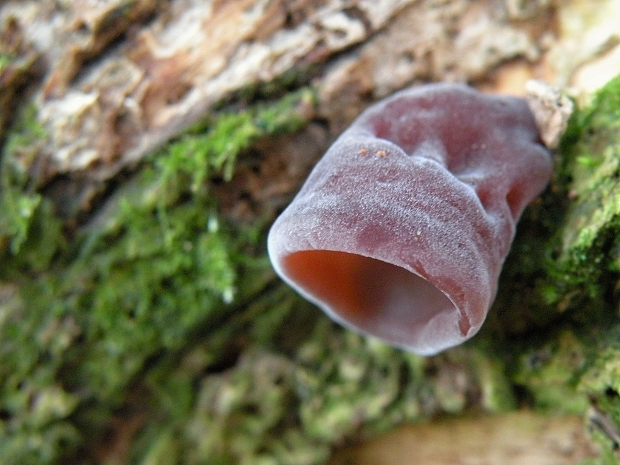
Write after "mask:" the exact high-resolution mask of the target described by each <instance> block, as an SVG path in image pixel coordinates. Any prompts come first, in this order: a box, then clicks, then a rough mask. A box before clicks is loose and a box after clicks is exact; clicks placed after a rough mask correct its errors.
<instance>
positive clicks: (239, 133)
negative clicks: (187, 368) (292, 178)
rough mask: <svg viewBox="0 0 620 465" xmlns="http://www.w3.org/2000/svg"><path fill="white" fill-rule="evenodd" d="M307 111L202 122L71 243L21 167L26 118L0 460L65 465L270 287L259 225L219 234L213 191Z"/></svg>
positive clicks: (274, 110)
mask: <svg viewBox="0 0 620 465" xmlns="http://www.w3.org/2000/svg"><path fill="white" fill-rule="evenodd" d="M311 101H312V94H311V93H310V92H309V91H305V90H303V91H300V92H297V93H291V94H290V95H288V96H287V97H285V98H283V99H281V100H280V101H278V102H275V103H271V104H262V105H257V106H254V107H252V108H249V109H246V110H244V111H237V112H236V113H234V114H233V113H229V114H227V113H224V114H221V115H216V116H213V117H210V118H209V119H208V120H206V121H205V122H203V123H201V125H200V126H199V127H198V126H197V127H196V128H192V130H190V131H188V132H187V133H186V134H184V135H183V136H181V137H180V138H179V139H177V140H176V141H173V142H172V143H171V144H169V145H168V147H166V148H165V149H163V150H161V151H159V152H158V153H156V154H153V156H151V157H150V159H149V160H148V161H147V162H145V163H144V165H143V166H142V168H141V169H140V171H139V172H138V173H137V175H136V176H135V178H134V179H133V180H132V181H130V182H129V183H127V185H126V186H124V187H122V188H121V189H120V190H119V191H118V192H117V193H116V194H115V196H114V198H112V199H111V200H110V201H109V202H108V204H107V205H106V206H105V207H104V208H103V209H102V210H101V212H100V213H99V214H98V216H97V217H96V219H95V221H94V222H93V223H92V224H91V226H90V227H89V228H88V229H86V230H84V231H82V232H80V233H79V234H78V235H77V236H76V237H74V238H72V239H71V240H68V239H67V238H65V237H64V236H63V234H62V228H61V227H62V224H61V222H60V221H59V220H58V219H57V218H56V217H55V215H54V213H53V209H52V207H51V203H50V201H49V200H47V199H46V198H45V197H44V196H43V195H42V194H41V193H39V192H37V191H36V190H35V189H34V187H33V186H32V181H31V180H30V179H29V177H28V174H27V172H26V170H25V169H24V168H22V167H23V166H27V165H28V163H27V161H28V156H29V153H30V152H29V151H30V150H31V151H32V152H33V153H35V152H36V150H35V149H36V144H37V140H38V138H39V137H42V136H43V135H44V134H42V133H41V132H40V128H39V126H38V125H37V123H36V113H35V112H34V111H32V110H29V111H28V112H27V113H25V116H24V118H23V120H22V123H21V124H20V125H19V126H17V127H16V128H15V129H14V131H13V133H12V135H11V136H10V139H9V143H8V145H7V147H6V150H5V152H4V155H3V159H2V162H3V170H2V173H1V176H2V183H3V184H2V185H3V189H2V194H1V195H2V199H1V200H2V203H1V206H2V209H3V210H2V213H3V214H2V216H1V218H2V220H1V221H2V222H0V239H1V242H0V245H2V249H0V250H1V252H2V258H3V261H2V264H1V265H0V279H2V280H3V282H4V283H5V284H3V286H4V287H3V289H6V294H7V297H6V298H4V297H3V299H2V301H0V303H1V304H2V307H1V310H2V312H1V314H0V315H1V317H0V375H1V376H2V377H3V380H4V382H3V384H2V385H1V387H0V462H2V463H5V464H7V465H11V464H17V463H41V464H45V463H50V464H51V463H60V462H59V461H61V460H63V457H65V458H66V457H68V456H70V455H72V453H73V451H77V450H78V447H88V441H89V440H93V441H97V440H98V439H100V437H101V435H102V434H103V432H104V428H105V425H106V421H107V419H109V418H110V417H111V415H112V414H113V412H114V411H115V409H117V408H119V407H120V406H121V405H122V404H123V403H124V402H126V397H127V395H128V392H129V391H128V390H129V389H130V387H131V386H134V385H135V384H134V383H135V381H136V380H137V379H139V377H140V374H141V373H142V372H144V370H147V369H148V366H149V363H154V361H155V360H157V359H158V358H161V357H162V354H175V353H177V352H178V351H180V350H181V349H182V348H183V347H185V345H186V344H188V342H189V341H191V340H193V339H194V338H196V337H197V334H198V333H200V331H205V330H206V328H209V327H211V326H214V327H215V326H217V325H220V324H221V323H222V321H224V320H223V318H226V315H229V314H231V313H234V311H235V309H236V308H238V307H237V305H240V304H241V303H242V302H243V301H244V300H247V299H248V296H247V295H243V293H240V292H239V291H240V290H241V291H244V290H246V289H254V290H256V289H257V288H260V287H261V286H264V285H265V282H266V279H267V278H268V277H271V276H272V275H271V271H268V274H266V270H267V267H268V264H267V263H266V262H265V261H264V260H261V259H260V257H259V253H260V251H262V249H263V244H262V243H258V242H257V238H258V234H256V231H255V228H261V227H262V223H261V222H259V223H258V224H257V225H256V226H254V227H250V228H248V230H247V231H235V230H233V229H232V228H230V227H229V226H227V225H226V224H225V223H223V222H222V221H221V220H220V218H219V216H218V210H217V204H216V202H215V201H214V199H213V198H212V197H211V195H210V193H209V189H208V186H209V183H208V180H209V179H210V178H211V177H213V176H221V177H223V178H224V179H230V177H231V176H232V173H233V169H234V164H235V159H236V156H237V154H238V153H239V152H240V151H241V150H243V149H244V148H246V147H248V146H249V145H250V144H251V143H252V142H253V141H254V140H256V139H257V138H258V137H262V136H265V135H267V134H274V133H278V132H285V131H291V130H293V129H295V128H298V127H299V126H300V125H302V124H303V123H304V120H303V117H302V116H301V115H300V113H299V111H298V106H299V105H300V104H302V105H303V104H306V105H307V104H308V103H311ZM252 270H256V271H257V273H256V274H254V275H253V276H252V284H251V285H248V284H247V281H250V279H249V278H246V274H247V273H252ZM261 276H263V277H262V278H261ZM200 328H205V329H203V330H201V329H200ZM16 354H19V356H16ZM219 356H221V354H220V355H219ZM215 357H216V358H217V357H218V356H215ZM164 359H165V360H168V359H167V358H166V357H164ZM211 361H212V362H213V360H211ZM192 398H193V397H192ZM175 402H181V399H178V400H175ZM79 431H89V437H83V436H82V435H81V433H79ZM153 453H155V452H153Z"/></svg>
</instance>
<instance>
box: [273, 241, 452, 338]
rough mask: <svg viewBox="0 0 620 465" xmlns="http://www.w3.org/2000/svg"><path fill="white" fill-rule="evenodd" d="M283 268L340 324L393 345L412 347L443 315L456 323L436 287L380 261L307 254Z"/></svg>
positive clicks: (327, 252)
mask: <svg viewBox="0 0 620 465" xmlns="http://www.w3.org/2000/svg"><path fill="white" fill-rule="evenodd" d="M283 268H284V270H285V272H286V274H287V275H288V277H289V278H291V279H292V280H293V281H294V282H295V284H296V285H297V286H298V287H300V288H301V289H302V290H303V291H305V292H306V293H307V294H309V295H310V296H312V297H313V298H314V299H315V300H317V301H318V302H320V303H321V304H323V306H324V307H327V308H328V309H329V310H331V312H332V313H334V314H336V315H337V316H338V317H339V318H340V319H341V320H344V321H345V322H347V323H349V324H350V325H352V326H354V327H356V328H358V329H360V330H361V331H363V332H365V333H367V334H371V335H374V336H377V337H379V338H382V339H385V340H387V341H389V342H391V343H393V344H398V345H402V346H406V345H409V344H411V343H412V342H413V341H415V340H416V339H417V338H418V336H420V335H421V334H422V333H424V330H425V327H426V326H427V324H428V323H429V322H430V321H431V320H432V319H433V318H435V317H437V316H438V315H440V314H442V313H444V312H447V313H451V314H452V317H453V318H454V321H458V311H457V309H456V307H455V306H454V304H453V303H452V302H451V301H450V299H448V297H447V296H446V295H445V294H444V293H443V292H441V291H440V290H439V289H438V288H437V287H435V286H434V285H433V284H431V283H430V282H429V281H427V280H426V279H424V278H422V277H420V276H418V275H416V274H414V273H412V272H410V271H408V270H406V269H405V268H402V267H400V266H397V265H392V264H390V263H387V262H384V261H381V260H377V259H374V258H368V257H365V256H362V255H357V254H353V253H347V252H334V251H330V250H309V251H301V252H294V253H292V254H290V255H288V256H286V257H285V258H284V259H283ZM442 316H446V315H442Z"/></svg>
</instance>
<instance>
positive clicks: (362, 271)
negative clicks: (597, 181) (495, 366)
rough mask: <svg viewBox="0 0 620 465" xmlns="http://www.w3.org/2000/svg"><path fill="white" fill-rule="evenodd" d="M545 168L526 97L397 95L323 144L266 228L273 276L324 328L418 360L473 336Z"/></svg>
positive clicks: (547, 161)
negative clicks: (322, 317)
mask: <svg viewBox="0 0 620 465" xmlns="http://www.w3.org/2000/svg"><path fill="white" fill-rule="evenodd" d="M551 173H552V158H551V155H550V153H549V151H548V150H547V149H546V148H545V147H544V146H543V145H542V144H541V142H540V136H539V132H538V129H537V127H536V124H535V122H534V118H533V116H532V114H531V112H530V110H529V108H528V106H527V104H526V102H525V100H523V99H520V98H516V97H507V96H491V95H486V94H482V93H480V92H478V91H476V90H474V89H472V88H469V87H467V86H464V85H458V84H431V85H426V86H421V87H416V88H412V89H409V90H405V91H401V92H398V93H396V94H394V95H393V96H391V97H389V98H387V99H385V100H383V101H380V102H379V103H377V104H375V105H374V106H372V107H370V108H369V109H368V110H366V111H365V112H364V113H362V115H361V116H359V117H358V118H357V120H356V121H355V122H354V123H353V124H352V125H351V127H350V128H349V129H347V130H346V131H345V132H344V133H343V134H342V135H341V136H340V137H339V138H338V139H337V140H336V142H335V143H334V144H333V145H332V146H331V147H330V149H329V150H328V151H327V153H326V154H325V155H324V157H323V158H322V159H321V160H320V161H319V163H318V164H317V165H316V166H315V168H314V170H313V171H312V173H311V174H310V176H309V178H308V179H307V181H306V183H305V184H304V186H303V187H302V189H301V191H300V192H299V193H298V194H297V196H296V197H295V198H294V200H293V201H292V202H291V204H290V205H289V206H288V207H287V208H286V210H284V212H283V213H282V214H281V215H280V217H279V218H278V219H277V220H276V222H275V223H274V225H273V227H272V228H271V231H270V232H269V238H268V249H269V255H270V257H271V260H272V263H273V266H274V268H275V270H276V271H277V273H278V274H279V275H280V276H281V277H282V278H283V279H284V280H285V281H286V282H287V283H288V284H290V285H291V286H292V287H293V288H294V289H296V290H297V291H298V292H299V293H300V294H302V295H303V296H304V297H306V298H307V299H308V300H310V301H312V302H314V303H315V304H316V305H318V306H319V307H321V308H322V309H323V310H324V311H325V312H327V313H328V314H329V315H330V316H331V317H332V318H334V319H335V320H336V321H338V322H340V323H342V324H343V325H345V326H347V327H350V328H352V329H354V330H357V331H359V332H361V333H365V334H369V335H372V336H376V337H378V338H380V339H383V340H385V341H386V342H388V343H390V344H392V345H394V346H397V347H401V348H403V349H406V350H409V351H412V352H415V353H418V354H422V355H431V354H435V353H437V352H439V351H441V350H443V349H446V348H448V347H452V346H454V345H457V344H459V343H461V342H463V341H465V340H467V339H469V338H470V337H472V336H473V335H474V334H476V332H477V331H478V330H479V328H480V326H481V325H482V323H483V321H484V319H485V317H486V314H487V312H488V310H489V307H490V306H491V304H492V302H493V300H494V298H495V294H496V291H497V281H498V277H499V274H500V271H501V267H502V264H503V262H504V259H505V257H506V255H507V253H508V250H509V248H510V244H511V242H512V239H513V236H514V233H515V225H516V222H517V221H518V219H519V216H520V215H521V213H522V211H523V209H524V208H525V206H526V205H527V204H528V203H529V202H530V201H531V200H533V199H534V198H535V197H536V196H537V195H539V194H540V192H541V191H542V190H543V189H544V188H545V186H546V185H547V183H548V181H549V178H550V176H551Z"/></svg>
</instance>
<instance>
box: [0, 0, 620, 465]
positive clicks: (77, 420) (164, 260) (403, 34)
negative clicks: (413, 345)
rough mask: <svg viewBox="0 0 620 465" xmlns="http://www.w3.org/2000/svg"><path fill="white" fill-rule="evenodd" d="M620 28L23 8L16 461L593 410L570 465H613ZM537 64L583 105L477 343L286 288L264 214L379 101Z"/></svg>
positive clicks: (522, 17)
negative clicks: (445, 346) (344, 310)
mask: <svg viewBox="0 0 620 465" xmlns="http://www.w3.org/2000/svg"><path fill="white" fill-rule="evenodd" d="M619 16H620V2H619V1H618V0H606V1H601V2H586V1H579V0H573V1H561V0H556V1H553V0H528V1H517V0H399V1H393V0H380V1H372V0H348V1H343V0H316V1H314V0H296V1H286V0H261V1H249V0H238V1H230V0H219V1H218V0H216V1H202V0H172V1H165V0H110V1H107V2H101V1H96V0H92V1H91V0H80V1H51V0H49V1H41V0H37V1H34V0H33V1H5V2H3V3H2V4H1V5H0V106H1V108H2V112H1V113H2V115H3V116H2V117H1V118H0V137H1V139H2V141H3V144H4V145H3V152H2V158H1V161H0V163H1V166H0V379H2V381H1V382H0V462H2V463H4V464H8V465H12V464H21V463H37V464H56V463H83V464H97V463H101V464H112V463H114V464H126V463H127V464H129V463H149V464H158V463H183V464H198V463H217V464H228V463H242V464H246V463H247V464H256V463H260V464H279V463H281V464H296V465H298V464H302V465H303V464H319V463H326V462H327V460H328V459H329V457H330V456H331V454H332V453H333V451H334V450H336V449H339V448H341V447H343V446H345V445H350V444H355V443H358V442H359V441H362V440H364V439H367V438H371V437H375V436H377V435H378V433H381V432H385V431H388V430H392V429H394V428H395V427H396V426H397V425H400V424H403V423H407V422H420V421H425V420H430V419H432V418H434V417H436V416H440V415H442V414H445V413H449V414H455V415H460V414H464V413H476V414H484V413H489V412H493V413H499V414H505V412H510V411H513V410H516V409H525V408H532V407H533V408H536V409H538V410H539V411H542V412H546V413H547V414H548V413H554V414H560V415H577V416H578V418H582V419H583V422H576V421H575V417H574V416H567V417H566V423H563V422H562V421H560V422H555V421H552V420H549V421H547V420H545V419H544V418H542V417H536V418H535V419H532V420H531V422H530V421H529V420H528V422H525V423H527V425H522V424H521V423H519V422H514V425H513V426H514V429H513V430H512V432H511V435H513V436H522V437H523V438H527V437H529V435H530V434H531V429H529V426H531V425H532V424H534V425H543V426H540V427H541V428H550V429H551V430H552V431H555V432H557V434H558V435H559V436H554V434H550V435H548V436H547V435H543V436H542V438H543V440H544V441H545V443H546V442H547V438H549V441H550V442H553V441H555V440H557V438H558V437H560V436H561V437H562V438H565V437H567V436H566V435H570V434H575V435H576V437H579V438H581V437H582V436H581V434H582V433H583V428H584V427H585V426H587V427H588V428H587V429H588V431H589V432H590V433H591V434H590V436H591V437H592V438H594V439H595V440H596V443H597V444H598V451H599V454H598V455H599V456H598V457H597V458H592V456H593V449H592V446H591V445H587V444H584V443H582V442H581V439H580V440H579V441H577V442H575V447H574V448H572V449H571V448H563V447H560V455H558V460H560V459H561V460H562V461H563V463H579V461H583V462H582V463H614V461H615V460H617V450H618V444H619V443H620V388H619V385H620V375H619V374H618V373H619V372H620V370H619V368H618V360H619V355H620V344H619V343H618V340H620V339H619V338H618V334H620V322H619V321H618V317H617V308H618V293H617V276H618V275H617V273H618V270H620V258H619V257H620V252H619V251H620V240H619V239H618V238H619V237H620V234H619V231H620V221H619V219H620V200H619V199H618V192H620V186H619V185H618V177H619V176H618V173H620V162H619V160H620V158H619V156H618V153H619V152H620V150H619V149H618V147H620V140H619V138H618V137H619V136H618V134H620V128H619V123H618V117H617V115H618V111H619V109H620V98H619V97H618V95H620V81H619V80H618V79H615V80H611V79H612V78H613V77H614V76H615V75H617V74H618V73H620V58H619V57H620V47H619V46H618V43H620V36H619V35H618V28H617V19H616V18H618V17H619ZM530 78H537V79H543V80H547V81H549V82H552V83H555V84H558V85H560V86H562V87H565V88H566V89H567V90H569V91H570V93H571V94H572V95H573V96H574V98H575V99H576V100H577V102H578V103H579V108H578V110H577V111H576V113H575V115H574V116H573V118H572V120H571V122H570V124H569V128H568V131H567V133H566V134H565V135H564V137H563V138H562V140H561V142H560V146H559V149H558V151H557V156H556V166H557V171H556V176H555V178H554V181H553V183H552V186H551V188H550V189H549V190H548V191H547V192H546V193H545V194H544V195H543V196H542V198H541V200H540V201H539V202H538V203H536V204H535V205H533V206H532V207H531V208H530V209H529V210H528V212H526V214H525V217H524V220H523V221H522V223H521V224H520V226H519V229H520V234H519V235H518V237H517V240H516V242H515V245H514V247H513V252H512V255H511V257H509V260H508V262H507V266H506V268H505V271H504V274H503V278H502V283H501V285H500V291H499V294H498V299H497V301H496V304H495V306H494V308H493V310H492V312H491V316H490V318H489V321H488V322H487V323H486V324H485V327H484V328H483V330H482V332H481V333H480V334H479V335H478V336H477V337H476V338H475V339H474V340H473V341H471V342H470V343H468V344H466V345H465V346H462V347H458V348H455V349H453V350H451V351H448V352H446V353H444V354H441V355H439V356H437V357H432V358H420V357H416V356H413V355H410V354H405V353H402V352H399V351H397V350H394V349H390V348H388V347H385V346H384V345H382V344H379V343H378V342H376V341H373V340H369V339H365V338H361V337H359V336H356V335H353V334H351V333H349V332H347V331H344V330H342V329H341V328H337V327H335V326H333V325H332V324H331V323H329V322H327V321H326V320H325V319H324V317H323V316H322V314H320V313H319V312H318V311H317V310H316V309H315V308H313V307H311V306H310V305H308V304H306V303H304V302H303V301H301V300H300V299H299V298H298V297H296V296H295V295H294V294H293V293H292V291H290V290H289V289H287V288H286V287H284V286H283V285H282V283H280V282H279V281H278V280H277V279H276V278H275V276H274V273H273V271H272V270H271V268H270V266H269V263H268V261H267V260H266V258H265V245H264V244H265V242H264V241H265V231H266V229H267V226H268V225H269V224H270V223H271V222H272V221H273V219H274V217H275V214H276V212H278V211H279V210H280V209H281V208H282V207H283V206H284V205H285V204H286V203H287V202H288V201H289V200H290V198H291V197H292V195H293V194H294V193H295V191H296V190H297V189H298V187H299V185H300V184H301V182H302V180H303V179H304V177H305V176H306V175H307V173H308V172H309V170H310V168H311V167H312V165H313V164H314V162H315V161H316V160H317V159H318V157H319V156H320V155H321V154H322V153H323V152H324V151H325V149H326V147H327V146H329V144H330V143H331V142H332V141H333V139H334V138H335V137H337V136H338V135H339V134H340V133H341V132H342V131H343V130H344V128H346V127H347V125H348V124H349V123H350V122H351V121H352V120H353V119H354V118H355V117H356V116H357V115H358V114H359V113H360V112H361V111H362V110H363V109H364V108H366V107H367V106H368V105H369V104H371V103H372V102H374V101H376V100H377V99H379V98H381V97H384V96H386V95H389V94H390V93H392V92H394V91H395V90H398V89H401V88H403V87H406V86H410V85H416V84H420V83H424V82H429V81H459V82H467V83H470V84H472V85H475V86H476V87H478V88H481V89H483V90H487V91H499V92H508V93H512V94H524V92H525V82H526V81H527V80H528V79H530ZM610 80H611V81H610ZM606 83H607V84H606ZM604 84H606V85H605V86H604V87H603V85H604ZM599 89H601V90H599ZM595 91H597V92H598V94H595ZM511 415H512V414H511ZM476 418H477V417H476ZM506 418H508V419H510V418H515V417H512V416H508V417H506ZM519 418H521V417H519ZM468 421H472V422H474V423H476V424H477V426H476V427H475V428H484V427H485V426H484V425H485V424H486V421H487V420H484V419H483V420H480V421H479V422H478V420H476V419H475V418H474V419H471V420H468ZM520 425H522V426H523V428H524V429H523V430H521V426H520ZM528 425H529V426H528ZM419 428H421V429H420V431H425V427H424V426H421V427H419ZM556 428H557V429H556ZM431 429H432V428H430V427H429V431H431ZM431 432H432V431H431ZM571 432H572V433H571ZM403 434H405V433H403ZM421 434H426V433H421ZM429 434H431V433H429ZM554 438H556V439H554ZM564 440H565V439H561V440H560V441H564ZM386 441H387V442H385V443H383V442H381V441H380V442H378V443H372V444H375V445H372V444H371V445H369V446H368V447H371V448H374V449H373V450H377V451H380V450H384V449H382V447H388V446H387V445H389V447H390V449H392V448H393V447H398V446H396V445H394V444H396V442H397V441H396V442H394V441H393V440H392V442H390V439H389V437H388V439H387V440H386ZM546 445H549V444H546ZM438 447H439V446H438ZM490 447H493V448H496V449H497V451H498V454H500V455H498V456H501V457H503V459H502V463H505V464H513V463H515V464H516V463H522V462H519V461H518V460H517V459H518V457H517V456H516V455H515V456H511V455H510V454H509V453H508V452H506V454H505V455H501V454H502V451H504V450H506V449H502V448H508V449H510V447H513V446H511V445H510V444H509V443H508V442H506V443H505V444H504V443H503V441H501V440H499V439H498V440H497V441H496V442H495V443H494V444H492V445H490ZM532 447H535V446H532ZM362 450H366V449H362ZM543 450H547V449H544V448H543V447H542V446H541V451H543ZM556 450H557V449H556ZM562 451H564V452H562ZM475 453H476V451H475V450H474V451H472V454H475ZM562 453H564V455H562ZM352 454H353V455H351V456H350V457H351V460H357V458H356V457H360V456H359V455H355V453H352ZM542 455H544V453H542V454H541V456H542ZM431 456H432V453H431ZM467 457H478V456H476V455H466V451H463V460H464V461H467ZM511 457H512V458H511ZM532 457H534V456H532ZM511 460H512V461H511ZM528 460H529V461H528V463H530V464H535V463H536V462H534V459H533V458H532V459H528ZM585 460H588V461H587V462H585ZM336 463H337V462H336ZM353 463H357V462H353ZM359 463H363V462H359ZM539 463H547V462H544V461H542V459H541V461H540V462H539Z"/></svg>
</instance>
